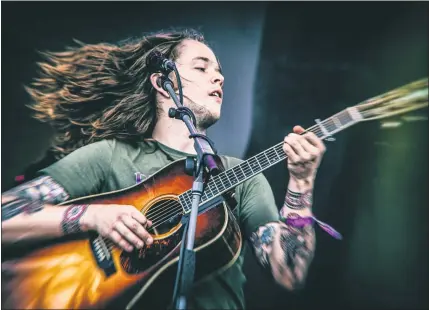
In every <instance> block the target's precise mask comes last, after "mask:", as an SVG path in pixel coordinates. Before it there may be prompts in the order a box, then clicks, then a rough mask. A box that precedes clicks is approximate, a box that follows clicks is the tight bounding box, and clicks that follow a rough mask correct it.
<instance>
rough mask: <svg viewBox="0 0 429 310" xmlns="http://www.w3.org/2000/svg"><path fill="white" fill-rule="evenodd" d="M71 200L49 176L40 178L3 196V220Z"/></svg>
mask: <svg viewBox="0 0 429 310" xmlns="http://www.w3.org/2000/svg"><path fill="white" fill-rule="evenodd" d="M68 198H69V196H68V194H67V193H66V192H65V190H64V189H63V188H62V187H61V186H60V185H59V184H57V183H56V182H55V181H54V180H53V179H52V178H50V177H48V176H41V177H38V178H36V179H34V180H32V181H30V182H27V183H24V184H22V185H19V186H17V187H15V188H13V189H11V190H9V191H7V192H5V193H3V194H2V199H1V200H2V210H1V211H2V212H1V220H2V222H3V221H6V220H8V219H11V218H13V217H15V216H17V215H19V214H21V213H34V212H37V211H40V210H41V209H43V206H44V204H58V203H61V202H63V201H65V200H67V199H68Z"/></svg>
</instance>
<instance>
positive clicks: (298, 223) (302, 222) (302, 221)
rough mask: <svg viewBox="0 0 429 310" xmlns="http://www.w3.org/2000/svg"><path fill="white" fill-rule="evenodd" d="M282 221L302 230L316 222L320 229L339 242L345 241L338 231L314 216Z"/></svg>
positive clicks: (289, 218)
mask: <svg viewBox="0 0 429 310" xmlns="http://www.w3.org/2000/svg"><path fill="white" fill-rule="evenodd" d="M282 220H283V221H284V222H285V224H286V225H289V226H292V227H297V228H301V227H304V226H307V225H313V224H314V223H315V222H316V223H317V224H318V225H319V227H320V228H322V229H323V230H324V231H325V232H327V233H328V234H330V235H331V236H332V237H334V238H335V239H338V240H341V239H343V236H342V235H341V234H340V233H339V232H338V231H336V230H335V229H334V228H333V227H332V226H330V225H328V224H326V223H324V222H322V221H320V220H318V219H317V218H316V217H314V216H307V217H295V218H291V217H288V218H286V219H282Z"/></svg>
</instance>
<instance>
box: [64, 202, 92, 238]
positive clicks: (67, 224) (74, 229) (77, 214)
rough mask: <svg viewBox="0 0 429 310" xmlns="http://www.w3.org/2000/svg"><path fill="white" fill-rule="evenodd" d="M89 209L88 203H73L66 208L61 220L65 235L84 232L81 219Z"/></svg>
mask: <svg viewBox="0 0 429 310" xmlns="http://www.w3.org/2000/svg"><path fill="white" fill-rule="evenodd" d="M87 209H88V205H71V206H70V207H68V208H67V209H66V211H65V212H64V216H63V220H62V222H61V228H62V230H63V233H64V234H65V235H66V234H72V233H80V232H82V230H81V226H80V223H79V221H80V219H81V218H82V216H83V215H84V214H85V211H86V210H87Z"/></svg>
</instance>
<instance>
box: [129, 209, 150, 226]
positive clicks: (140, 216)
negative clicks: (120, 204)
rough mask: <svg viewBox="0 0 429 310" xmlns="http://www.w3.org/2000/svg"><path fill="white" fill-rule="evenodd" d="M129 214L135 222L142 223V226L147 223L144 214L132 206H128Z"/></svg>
mask: <svg viewBox="0 0 429 310" xmlns="http://www.w3.org/2000/svg"><path fill="white" fill-rule="evenodd" d="M129 215H130V216H131V217H132V218H133V219H135V220H136V221H137V222H139V223H140V224H142V225H143V227H145V226H146V225H148V220H147V218H146V216H144V215H143V214H142V213H141V212H140V211H139V210H137V209H136V208H134V207H131V208H130V213H129Z"/></svg>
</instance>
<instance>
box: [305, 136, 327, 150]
mask: <svg viewBox="0 0 429 310" xmlns="http://www.w3.org/2000/svg"><path fill="white" fill-rule="evenodd" d="M303 137H304V138H305V139H306V140H307V141H308V142H309V143H310V144H311V145H313V146H315V147H316V148H317V149H318V150H320V151H321V152H322V153H323V152H325V151H326V147H325V144H324V143H323V141H322V140H321V139H320V138H319V137H317V136H316V135H315V134H314V133H313V132H308V133H306V134H304V135H303Z"/></svg>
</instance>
